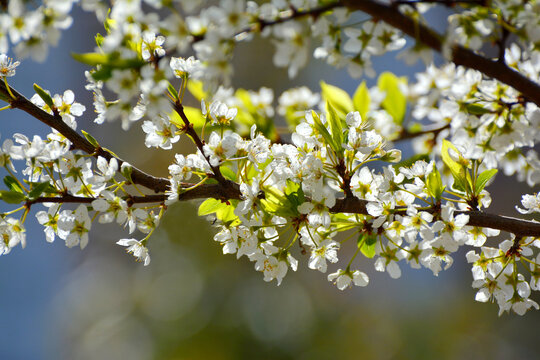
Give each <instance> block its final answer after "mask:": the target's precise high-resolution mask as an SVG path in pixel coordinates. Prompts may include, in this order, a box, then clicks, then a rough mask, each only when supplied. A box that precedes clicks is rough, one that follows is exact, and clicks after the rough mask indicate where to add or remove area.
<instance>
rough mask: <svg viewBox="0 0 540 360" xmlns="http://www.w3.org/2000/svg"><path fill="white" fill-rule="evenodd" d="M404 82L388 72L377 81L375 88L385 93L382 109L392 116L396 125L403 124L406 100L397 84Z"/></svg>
mask: <svg viewBox="0 0 540 360" xmlns="http://www.w3.org/2000/svg"><path fill="white" fill-rule="evenodd" d="M403 81H405V80H404V78H398V77H397V76H396V75H394V74H392V73H390V72H384V73H382V74H381V75H380V76H379V79H378V80H377V86H378V88H379V89H380V90H381V91H384V92H385V93H386V97H385V98H384V100H383V102H382V104H381V105H382V107H383V108H384V109H385V110H386V111H387V112H388V113H389V114H390V116H392V118H393V119H394V122H395V123H396V124H398V125H401V124H402V123H403V120H404V119H405V113H406V111H407V100H406V99H405V95H403V93H402V92H401V90H400V89H399V83H400V82H403Z"/></svg>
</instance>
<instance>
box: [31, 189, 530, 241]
mask: <svg viewBox="0 0 540 360" xmlns="http://www.w3.org/2000/svg"><path fill="white" fill-rule="evenodd" d="M232 184H233V185H232V187H229V186H224V185H222V184H204V185H201V186H198V187H196V188H194V189H192V190H187V191H186V192H183V193H181V194H179V196H178V200H179V201H188V200H197V199H208V198H214V199H218V200H240V199H241V193H240V191H239V190H238V185H237V184H235V183H232ZM193 185H194V184H187V183H186V184H185V186H186V187H190V186H193ZM166 199H167V195H165V194H159V195H147V196H127V197H125V200H127V201H129V202H131V203H132V204H144V203H163V202H164V201H165V200H166ZM94 200H95V199H94V198H85V197H78V196H72V195H63V196H58V197H40V198H37V199H34V200H28V201H27V202H26V205H27V206H28V207H30V206H31V205H32V204H36V203H47V202H49V203H91V202H92V201H94ZM368 202H369V201H367V200H361V199H358V198H356V197H347V198H343V199H338V200H337V201H336V204H335V205H334V206H333V207H332V208H330V212H331V213H335V214H336V213H350V214H364V215H369V214H368V212H367V208H366V205H367V204H368ZM427 211H428V212H430V213H434V212H435V210H433V209H431V210H427ZM405 212H406V209H396V210H395V213H396V214H404V213H405ZM458 214H465V215H469V222H468V224H467V225H469V226H477V227H487V228H491V229H498V230H501V231H506V232H509V233H513V234H516V236H517V237H518V236H521V237H529V236H530V237H534V238H540V223H539V222H533V221H528V220H522V219H516V218H512V217H508V216H501V215H494V214H489V213H485V212H482V211H456V212H455V215H458Z"/></svg>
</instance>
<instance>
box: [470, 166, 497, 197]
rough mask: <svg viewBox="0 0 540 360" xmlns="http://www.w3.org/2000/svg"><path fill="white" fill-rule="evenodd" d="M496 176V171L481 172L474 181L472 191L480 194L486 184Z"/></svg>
mask: <svg viewBox="0 0 540 360" xmlns="http://www.w3.org/2000/svg"><path fill="white" fill-rule="evenodd" d="M495 174H497V169H489V170H485V171H482V173H481V174H480V175H478V178H477V179H476V187H475V189H474V191H475V193H476V194H480V193H481V192H482V190H484V188H485V187H486V185H487V184H488V182H489V181H490V180H491V179H492V178H493V177H494V176H495Z"/></svg>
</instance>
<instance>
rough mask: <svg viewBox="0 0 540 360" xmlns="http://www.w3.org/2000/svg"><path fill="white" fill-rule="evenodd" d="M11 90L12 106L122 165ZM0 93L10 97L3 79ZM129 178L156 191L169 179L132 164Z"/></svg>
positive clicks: (76, 146) (75, 143)
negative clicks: (153, 174) (151, 173)
mask: <svg viewBox="0 0 540 360" xmlns="http://www.w3.org/2000/svg"><path fill="white" fill-rule="evenodd" d="M10 90H11V92H12V93H13V95H14V96H15V99H12V100H11V101H10V105H11V107H12V108H15V109H20V110H23V111H24V112H26V113H28V114H30V115H31V116H32V117H34V118H36V119H38V120H39V121H41V122H42V123H44V124H45V125H47V126H50V127H51V128H53V129H55V130H56V131H58V132H59V133H60V134H62V135H64V136H65V137H66V138H67V139H68V140H69V141H71V143H72V144H73V145H72V146H73V148H74V149H78V150H82V151H84V152H86V153H88V154H91V155H93V156H94V157H96V158H97V157H98V156H102V157H104V158H105V159H107V161H109V160H110V159H112V158H116V160H118V166H122V164H123V163H124V162H125V161H124V160H122V159H120V158H117V157H115V156H113V155H112V154H111V153H110V152H108V151H106V150H104V149H103V148H101V147H98V148H96V147H95V146H94V145H92V144H91V143H90V142H89V141H88V140H86V138H85V137H84V136H82V135H80V134H79V133H77V132H76V131H75V130H73V129H72V128H70V127H69V126H68V125H67V124H66V123H65V122H64V121H63V120H62V117H61V116H60V115H51V114H49V113H47V112H46V111H44V110H43V109H41V108H40V107H39V106H37V105H35V104H34V103H32V102H31V101H30V100H28V99H27V98H26V97H24V96H23V95H21V94H20V93H19V92H18V91H17V90H15V89H13V88H12V87H10ZM0 93H1V94H2V95H3V96H5V97H6V98H9V99H11V96H10V94H9V92H8V91H7V89H6V86H5V84H4V82H3V81H0ZM132 169H133V171H132V173H131V179H132V180H133V182H134V183H135V184H138V185H142V186H144V187H146V188H148V189H151V190H153V191H154V192H156V193H159V192H165V191H166V190H168V189H169V184H170V183H169V180H168V179H165V178H160V177H155V176H152V175H149V174H147V173H145V172H143V171H142V170H139V169H137V168H136V167H134V166H132Z"/></svg>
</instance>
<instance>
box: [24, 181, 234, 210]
mask: <svg viewBox="0 0 540 360" xmlns="http://www.w3.org/2000/svg"><path fill="white" fill-rule="evenodd" d="M183 185H184V186H185V187H186V188H190V187H192V186H193V185H195V184H190V183H185V184H183ZM235 185H236V184H235ZM233 188H234V186H233ZM208 198H214V199H218V200H227V199H231V200H232V199H238V200H239V199H240V191H239V190H238V187H236V191H231V190H230V188H225V187H224V186H223V185H221V184H204V185H201V186H198V187H196V188H193V189H191V190H187V191H185V192H183V193H181V194H179V195H178V200H179V201H188V200H196V199H208ZM96 199H98V198H91V197H82V196H73V195H69V194H66V195H61V196H43V197H39V198H36V199H32V200H27V201H26V203H25V204H26V206H27V207H31V206H32V205H33V204H42V203H70V204H74V203H75V204H89V203H91V202H92V201H94V200H96ZM122 199H124V200H126V201H128V202H129V203H130V204H148V203H163V202H165V200H167V195H166V194H155V195H145V196H131V195H128V196H123V197H122Z"/></svg>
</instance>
